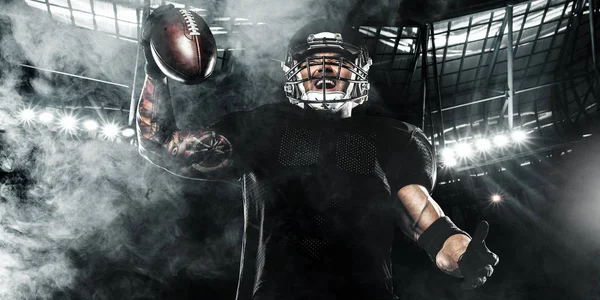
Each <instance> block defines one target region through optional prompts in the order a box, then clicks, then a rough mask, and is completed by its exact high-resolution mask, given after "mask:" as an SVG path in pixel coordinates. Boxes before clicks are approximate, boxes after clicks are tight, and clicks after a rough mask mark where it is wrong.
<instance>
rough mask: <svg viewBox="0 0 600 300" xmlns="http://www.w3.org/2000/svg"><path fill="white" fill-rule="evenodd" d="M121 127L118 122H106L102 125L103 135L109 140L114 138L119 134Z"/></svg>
mask: <svg viewBox="0 0 600 300" xmlns="http://www.w3.org/2000/svg"><path fill="white" fill-rule="evenodd" d="M120 132H121V129H120V128H119V126H118V125H117V124H110V123H109V124H105V125H104V126H102V132H101V134H102V136H103V137H104V138H105V139H107V140H114V139H116V138H117V137H118V136H119V133H120Z"/></svg>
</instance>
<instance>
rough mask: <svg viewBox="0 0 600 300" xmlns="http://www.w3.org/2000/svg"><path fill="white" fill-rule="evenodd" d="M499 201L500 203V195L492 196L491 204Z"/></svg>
mask: <svg viewBox="0 0 600 300" xmlns="http://www.w3.org/2000/svg"><path fill="white" fill-rule="evenodd" d="M500 201H502V197H501V196H500V195H498V194H494V195H492V202H495V203H498V202H500Z"/></svg>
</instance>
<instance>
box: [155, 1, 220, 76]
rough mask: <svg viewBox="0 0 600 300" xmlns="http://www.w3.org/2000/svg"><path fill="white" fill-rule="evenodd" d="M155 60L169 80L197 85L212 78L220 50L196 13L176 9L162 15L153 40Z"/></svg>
mask: <svg viewBox="0 0 600 300" xmlns="http://www.w3.org/2000/svg"><path fill="white" fill-rule="evenodd" d="M150 46H151V49H152V56H153V57H154V60H155V61H156V64H157V65H158V67H159V68H160V69H161V71H162V72H163V73H165V74H166V75H167V76H168V77H169V78H171V79H173V80H175V81H177V82H181V83H184V84H197V83H200V82H202V81H204V80H205V79H206V78H208V77H209V76H210V75H211V74H212V72H213V69H214V66H215V62H216V60H217V46H216V43H215V39H214V37H213V35H212V32H211V31H210V29H209V27H208V25H207V24H206V22H205V21H204V19H202V17H200V16H199V15H198V14H196V13H195V12H193V11H190V10H186V9H173V10H170V11H168V12H166V13H165V14H163V15H161V17H160V19H159V20H157V24H156V26H155V27H154V30H153V32H152V37H151V39H150Z"/></svg>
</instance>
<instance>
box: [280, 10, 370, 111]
mask: <svg viewBox="0 0 600 300" xmlns="http://www.w3.org/2000/svg"><path fill="white" fill-rule="evenodd" d="M323 54H326V55H323ZM371 65H372V60H371V58H369V54H368V51H367V47H366V44H365V43H364V40H363V39H362V37H361V36H360V34H359V32H358V31H357V30H356V29H354V28H352V27H350V26H347V25H344V24H342V23H339V22H334V21H329V20H316V21H313V22H310V23H309V24H307V25H306V26H304V27H302V28H301V29H300V30H298V32H296V34H295V35H294V36H293V37H292V39H291V41H290V44H289V47H288V51H287V55H286V59H285V61H284V62H282V63H281V67H282V68H283V70H284V72H285V76H286V83H285V85H284V91H285V93H286V96H287V97H288V99H289V101H290V102H291V103H292V104H295V105H298V106H300V107H301V108H307V107H309V108H312V109H315V110H324V111H330V112H332V113H335V112H338V111H340V110H341V109H342V108H343V107H344V106H346V105H352V107H355V106H357V105H360V104H362V103H364V102H365V101H367V99H368V93H369V88H370V85H369V82H368V72H369V68H370V66H371ZM317 69H318V71H316V72H312V73H313V74H311V71H312V70H317ZM344 69H345V71H344V73H345V74H349V75H348V76H340V75H341V74H342V72H343V70H344ZM302 73H304V76H303V75H302ZM303 77H304V78H303ZM345 77H347V78H345ZM306 82H311V84H305V83H306ZM341 83H343V84H341ZM307 86H312V87H313V88H312V89H308V90H307V88H306V87H307Z"/></svg>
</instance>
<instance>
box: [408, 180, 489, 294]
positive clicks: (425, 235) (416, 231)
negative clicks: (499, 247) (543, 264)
mask: <svg viewBox="0 0 600 300" xmlns="http://www.w3.org/2000/svg"><path fill="white" fill-rule="evenodd" d="M398 198H399V200H400V202H401V203H402V205H401V207H402V209H401V210H400V222H399V223H400V227H401V228H402V230H403V231H404V233H406V234H407V235H408V236H410V237H411V238H413V239H414V240H415V241H417V242H418V244H419V246H421V248H423V249H424V250H425V251H426V252H427V253H428V254H429V256H430V258H431V259H432V261H434V262H435V264H436V265H437V267H438V268H439V269H440V270H442V271H444V272H445V273H448V274H450V275H453V276H455V277H461V278H464V279H465V280H464V281H463V283H462V284H461V287H462V288H464V289H473V288H476V287H478V286H481V285H483V284H484V283H485V282H486V280H487V278H488V277H490V276H492V273H493V271H494V269H493V267H494V266H495V265H496V264H498V256H497V255H496V254H494V253H492V252H491V251H490V250H489V249H488V248H487V247H486V245H485V241H484V239H485V238H486V236H487V232H488V224H487V222H485V221H483V222H482V223H481V224H480V225H479V227H478V228H477V230H476V231H475V234H474V235H473V238H471V237H470V236H469V235H468V234H467V233H466V232H464V231H462V230H460V229H459V228H458V227H456V226H455V225H454V223H452V221H451V220H450V219H449V218H448V217H446V216H445V215H444V212H443V211H442V209H441V208H440V207H439V205H438V204H437V203H436V202H435V200H433V199H432V198H431V197H430V196H429V192H428V191H427V189H426V188H425V187H423V186H420V185H416V184H412V185H407V186H405V187H403V188H401V189H400V191H398Z"/></svg>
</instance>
